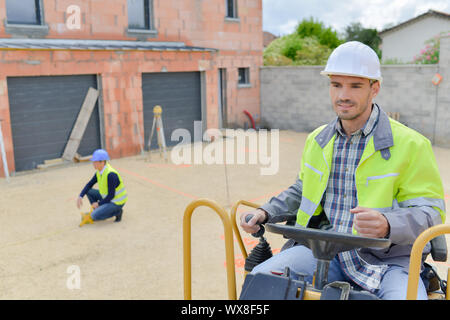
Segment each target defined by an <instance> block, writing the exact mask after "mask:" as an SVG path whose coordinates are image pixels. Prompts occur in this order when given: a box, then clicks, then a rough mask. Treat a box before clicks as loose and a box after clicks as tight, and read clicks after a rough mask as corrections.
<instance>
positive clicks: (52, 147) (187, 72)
mask: <svg viewBox="0 0 450 320" xmlns="http://www.w3.org/2000/svg"><path fill="white" fill-rule="evenodd" d="M0 21H1V23H0V70H1V71H0V120H2V129H3V130H2V131H3V137H4V140H5V141H4V142H5V148H6V155H7V156H6V158H7V160H8V168H9V170H10V171H11V172H17V171H22V170H29V169H33V168H36V166H37V165H39V164H41V163H43V162H44V160H48V159H55V158H60V157H61V156H62V153H63V151H64V148H65V145H66V143H67V141H68V139H69V136H70V133H71V130H72V128H73V126H74V123H75V121H76V119H77V115H78V114H79V112H80V108H81V106H82V104H83V101H84V99H85V96H86V94H87V92H88V89H89V88H90V87H93V88H94V89H97V90H98V91H99V94H100V96H99V98H98V100H97V102H96V105H95V107H94V110H93V112H92V114H91V117H90V119H89V122H88V125H87V127H86V130H85V133H84V135H83V138H82V140H81V144H80V146H79V148H78V153H79V154H80V155H82V156H84V155H89V154H91V153H92V152H93V151H94V150H95V149H97V148H104V149H106V150H107V151H108V152H109V153H110V155H111V157H113V158H117V157H123V156H130V155H135V154H138V153H139V152H140V151H141V148H142V147H143V146H144V147H146V146H147V145H148V139H149V134H150V131H151V128H152V122H153V107H154V106H155V105H160V106H161V107H162V110H163V113H162V119H163V122H164V131H165V138H166V142H167V144H168V145H169V146H170V145H171V144H172V145H174V144H176V143H178V142H179V141H178V140H177V141H171V134H172V132H173V131H174V130H175V129H178V128H184V129H187V130H189V131H190V132H191V136H192V138H194V122H195V121H201V123H202V127H203V130H205V129H207V128H222V127H229V126H231V127H234V126H238V127H243V125H244V123H245V121H246V120H247V118H246V115H245V114H244V112H243V111H244V110H247V111H249V112H250V113H251V114H254V115H258V114H259V113H260V92H259V88H260V85H259V67H260V66H262V51H263V33H262V0H245V1H241V0H208V1H197V0H173V1H166V0H73V1H64V0H61V1H60V0H58V1H47V0H21V1H17V0H0ZM197 123H198V122H197ZM195 138H196V139H201V137H198V135H197V137H195ZM154 139H156V135H155V137H154ZM152 145H153V146H157V144H156V140H155V143H152ZM1 174H3V168H2V163H1V161H0V175H1Z"/></svg>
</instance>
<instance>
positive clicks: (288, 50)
mask: <svg viewBox="0 0 450 320" xmlns="http://www.w3.org/2000/svg"><path fill="white" fill-rule="evenodd" d="M341 43H342V41H341V40H340V39H339V37H338V36H337V33H336V31H334V30H333V29H331V28H327V27H325V26H324V24H323V23H322V22H320V21H315V20H314V18H310V19H304V20H303V21H301V22H299V24H298V25H297V28H296V30H295V32H293V33H291V34H289V35H286V36H283V37H280V38H277V39H275V40H274V41H272V42H271V43H270V45H269V46H268V47H267V48H266V49H265V50H264V54H263V58H264V65H266V66H285V65H323V64H326V62H327V59H328V57H329V56H330V54H331V51H332V49H334V48H336V47H337V46H339V45H340V44H341Z"/></svg>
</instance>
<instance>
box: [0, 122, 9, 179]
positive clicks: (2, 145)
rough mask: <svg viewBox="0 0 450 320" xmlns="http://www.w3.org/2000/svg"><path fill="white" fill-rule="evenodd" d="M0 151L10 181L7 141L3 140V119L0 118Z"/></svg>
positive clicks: (6, 175)
mask: <svg viewBox="0 0 450 320" xmlns="http://www.w3.org/2000/svg"><path fill="white" fill-rule="evenodd" d="M0 151H1V153H2V159H3V170H4V172H5V177H6V181H7V182H9V169H8V160H7V159H6V152H5V143H4V141H3V133H2V120H0Z"/></svg>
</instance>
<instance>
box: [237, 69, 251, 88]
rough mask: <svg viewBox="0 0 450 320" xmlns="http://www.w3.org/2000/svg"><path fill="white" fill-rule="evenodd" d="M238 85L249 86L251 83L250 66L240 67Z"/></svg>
mask: <svg viewBox="0 0 450 320" xmlns="http://www.w3.org/2000/svg"><path fill="white" fill-rule="evenodd" d="M238 85H239V86H249V85H250V68H239V69H238Z"/></svg>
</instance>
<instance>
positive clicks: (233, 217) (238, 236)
mask: <svg viewBox="0 0 450 320" xmlns="http://www.w3.org/2000/svg"><path fill="white" fill-rule="evenodd" d="M241 204H242V205H245V206H247V207H252V208H255V209H257V208H259V207H261V206H260V205H258V204H256V203H253V202H250V201H246V200H239V201H238V202H236V203H235V204H234V206H233V207H232V208H231V211H230V217H231V225H232V226H233V230H234V234H235V235H236V239H237V241H238V243H239V247H240V248H241V252H242V256H243V257H244V259H247V257H248V254H247V250H246V249H245V246H244V242H243V241H242V237H241V233H240V232H239V228H238V226H237V223H236V212H237V208H238V207H239V206H240V205H241Z"/></svg>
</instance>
